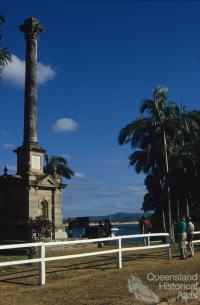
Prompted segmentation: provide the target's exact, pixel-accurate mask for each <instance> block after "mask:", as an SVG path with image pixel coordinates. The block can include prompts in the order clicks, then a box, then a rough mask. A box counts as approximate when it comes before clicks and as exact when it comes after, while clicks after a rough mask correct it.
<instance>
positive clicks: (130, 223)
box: [64, 220, 139, 227]
mask: <svg viewBox="0 0 200 305" xmlns="http://www.w3.org/2000/svg"><path fill="white" fill-rule="evenodd" d="M98 224H99V222H90V226H98ZM111 224H112V226H115V225H136V224H139V221H137V220H133V221H123V222H120V221H111ZM64 226H65V227H68V223H65V224H64Z"/></svg>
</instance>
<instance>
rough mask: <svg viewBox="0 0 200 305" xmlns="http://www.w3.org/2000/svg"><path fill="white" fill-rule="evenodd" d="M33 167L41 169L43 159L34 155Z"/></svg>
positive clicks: (32, 158) (32, 159)
mask: <svg viewBox="0 0 200 305" xmlns="http://www.w3.org/2000/svg"><path fill="white" fill-rule="evenodd" d="M31 167H32V168H33V169H40V167H41V160H40V157H39V156H32V157H31Z"/></svg>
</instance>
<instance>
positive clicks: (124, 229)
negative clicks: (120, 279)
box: [72, 224, 142, 242]
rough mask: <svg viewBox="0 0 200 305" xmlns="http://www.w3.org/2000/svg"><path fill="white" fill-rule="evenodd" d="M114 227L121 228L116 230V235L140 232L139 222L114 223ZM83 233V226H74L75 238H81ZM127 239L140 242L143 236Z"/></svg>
mask: <svg viewBox="0 0 200 305" xmlns="http://www.w3.org/2000/svg"><path fill="white" fill-rule="evenodd" d="M112 227H113V228H118V229H119V231H116V236H120V235H122V236H123V235H133V234H140V228H139V224H116V225H115V224H114V225H112ZM82 235H84V229H83V228H73V230H72V237H73V238H80V237H81V236H82ZM127 241H129V242H130V241H131V242H134V241H135V242H138V241H142V238H134V239H130V240H129V239H128V240H127Z"/></svg>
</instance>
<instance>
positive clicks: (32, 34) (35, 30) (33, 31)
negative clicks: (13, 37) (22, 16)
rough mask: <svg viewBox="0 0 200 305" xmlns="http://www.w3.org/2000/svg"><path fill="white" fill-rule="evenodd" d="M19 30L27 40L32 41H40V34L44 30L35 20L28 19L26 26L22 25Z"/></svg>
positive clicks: (25, 22)
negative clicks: (30, 39)
mask: <svg viewBox="0 0 200 305" xmlns="http://www.w3.org/2000/svg"><path fill="white" fill-rule="evenodd" d="M19 28H20V31H21V32H23V33H24V34H25V37H26V38H32V39H38V36H39V33H41V32H43V30H44V28H43V26H42V24H41V23H40V22H39V21H38V20H37V19H35V18H29V19H26V20H25V21H24V24H22V25H20V26H19Z"/></svg>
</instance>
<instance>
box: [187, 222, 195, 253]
mask: <svg viewBox="0 0 200 305" xmlns="http://www.w3.org/2000/svg"><path fill="white" fill-rule="evenodd" d="M193 235H194V224H193V222H192V220H191V217H188V218H187V241H188V248H189V250H190V253H191V256H192V257H193V256H194V245H193Z"/></svg>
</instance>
